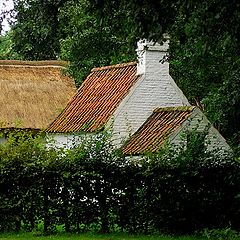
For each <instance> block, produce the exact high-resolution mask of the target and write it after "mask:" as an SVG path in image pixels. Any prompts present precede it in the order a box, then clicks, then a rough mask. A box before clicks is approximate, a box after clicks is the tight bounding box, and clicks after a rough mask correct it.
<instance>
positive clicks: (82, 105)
mask: <svg viewBox="0 0 240 240" xmlns="http://www.w3.org/2000/svg"><path fill="white" fill-rule="evenodd" d="M167 51H168V41H166V42H165V43H164V44H163V45H160V44H158V43H156V44H155V43H153V42H148V41H146V40H143V41H139V42H138V49H137V54H138V63H126V64H118V65H113V66H107V67H100V68H94V69H93V70H92V71H91V73H90V74H89V75H88V77H87V78H86V79H85V81H84V82H83V84H82V85H81V87H80V88H79V89H78V91H77V93H76V94H75V96H74V97H73V98H72V99H71V100H70V101H69V102H68V104H67V106H66V108H65V109H64V111H63V112H62V113H61V114H60V115H59V116H58V117H57V118H56V119H55V120H54V121H53V122H52V123H51V124H50V126H49V127H48V128H47V132H48V133H49V134H51V135H52V136H53V138H54V139H55V140H56V143H57V145H58V146H66V145H68V146H69V145H71V141H72V139H73V135H74V133H76V132H80V131H83V132H85V133H93V132H97V131H99V130H101V129H102V128H111V129H112V134H113V136H112V138H113V141H114V144H115V145H116V146H117V147H120V146H121V145H122V143H123V141H126V140H127V139H128V138H129V137H130V136H132V135H133V134H134V133H135V132H136V131H137V130H138V129H142V127H143V126H145V127H146V124H151V122H146V120H147V119H149V116H151V114H152V113H153V111H154V110H155V109H156V108H167V107H175V108H178V107H189V108H191V106H190V104H189V102H188V100H187V98H186V97H185V96H184V94H183V93H182V91H181V90H180V89H179V88H178V86H177V85H176V83H175V82H174V80H173V79H172V78H171V76H170V74H169V63H168V62H167V61H164V59H165V56H166V53H167ZM196 111H198V110H196ZM141 126H142V127H141ZM172 130H173V131H174V130H176V128H172ZM154 131H158V130H157V129H155V130H154ZM156 134H160V135H161V132H159V133H156ZM171 136H172V135H171ZM144 137H145V138H146V139H147V138H148V136H146V135H144ZM131 139H133V140H130V142H131V141H135V135H133V138H131ZM221 139H222V138H221ZM129 144H130V143H129ZM136 144H137V143H136ZM154 144H155V142H154ZM128 146H129V145H128ZM156 148H159V144H158V145H156ZM128 149H131V147H129V148H128V147H126V148H125V151H126V153H127V151H130V150H128ZM147 149H149V148H148V147H147ZM144 150H145V149H142V150H141V151H140V152H142V151H144ZM134 151H135V150H134Z"/></svg>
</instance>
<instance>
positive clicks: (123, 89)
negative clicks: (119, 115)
mask: <svg viewBox="0 0 240 240" xmlns="http://www.w3.org/2000/svg"><path fill="white" fill-rule="evenodd" d="M138 78H139V76H136V63H127V64H118V65H114V66H108V67H101V68H94V69H93V70H92V71H91V73H90V74H89V76H88V77H87V78H86V80H85V81H84V82H83V84H82V85H81V87H80V88H79V90H78V92H77V93H76V95H75V96H74V97H73V98H72V99H71V101H69V103H68V105H67V106H66V108H65V109H64V111H63V112H62V113H61V114H60V115H59V116H58V118H57V119H56V120H55V121H54V122H53V123H52V124H51V125H50V126H49V127H48V129H47V131H48V132H59V133H64V132H76V131H80V130H84V131H87V132H92V131H95V130H97V129H99V128H101V127H102V126H103V125H104V124H105V123H107V121H108V120H109V119H110V117H111V116H112V114H113V113H114V111H115V109H116V107H117V106H118V105H119V103H120V102H121V100H122V99H123V98H124V97H125V96H126V95H127V93H128V92H129V90H130V88H131V86H133V84H134V83H135V82H136V81H137V80H138Z"/></svg>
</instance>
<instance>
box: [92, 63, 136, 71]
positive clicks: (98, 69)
mask: <svg viewBox="0 0 240 240" xmlns="http://www.w3.org/2000/svg"><path fill="white" fill-rule="evenodd" d="M136 64H137V62H129V63H120V64H116V65H110V66H104V67H97V68H93V69H92V70H91V72H97V71H102V70H107V69H113V68H122V67H128V66H134V65H136Z"/></svg>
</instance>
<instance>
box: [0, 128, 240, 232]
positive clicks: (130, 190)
mask: <svg viewBox="0 0 240 240" xmlns="http://www.w3.org/2000/svg"><path fill="white" fill-rule="evenodd" d="M196 144H198V143H197V142H195V141H192V144H190V145H188V149H182V150H181V151H180V153H179V154H178V155H176V154H175V151H171V149H169V148H167V149H166V150H164V151H160V152H159V153H158V154H157V155H146V156H145V157H144V159H142V160H133V159H132V160H131V161H129V158H126V157H124V156H123V155H122V154H121V152H119V151H116V150H114V149H113V148H112V146H111V143H110V142H109V141H108V136H107V135H106V134H103V135H98V136H97V137H94V138H89V137H88V138H86V139H84V141H83V142H82V144H80V145H79V146H75V147H74V148H72V149H69V150H68V151H65V152H63V151H62V150H61V149H58V150H53V149H51V148H49V147H48V148H46V147H45V146H44V144H42V137H41V136H39V137H36V136H35V137H33V136H32V135H28V134H26V133H21V132H19V133H14V134H9V135H8V141H7V142H6V143H5V144H1V145H0V191H1V193H0V208H1V211H0V230H1V231H9V230H20V229H25V230H33V229H35V230H36V229H39V227H41V226H43V230H44V231H45V232H49V231H50V232H51V231H55V230H56V228H57V226H64V228H65V231H67V232H69V231H73V232H80V231H87V230H97V231H102V232H108V231H128V232H132V233H133V232H145V233H148V232H153V231H171V232H173V231H174V232H178V233H180V232H193V231H196V230H200V229H203V228H226V227H232V228H235V229H239V228H240V225H239V222H240V221H239V220H240V219H239V218H240V213H239V209H240V208H239V207H240V202H239V193H240V169H239V168H240V165H239V163H238V162H236V161H235V160H231V159H229V158H227V157H225V158H221V157H220V156H215V157H213V156H211V155H209V154H208V153H207V152H206V151H202V150H201V151H200V148H197V146H196ZM196 149H199V152H198V151H196ZM194 150H195V151H194Z"/></svg>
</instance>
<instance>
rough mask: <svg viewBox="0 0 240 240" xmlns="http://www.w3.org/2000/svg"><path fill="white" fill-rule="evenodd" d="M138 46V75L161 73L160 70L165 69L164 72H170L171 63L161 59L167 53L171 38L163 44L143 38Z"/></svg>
mask: <svg viewBox="0 0 240 240" xmlns="http://www.w3.org/2000/svg"><path fill="white" fill-rule="evenodd" d="M137 46H138V48H137V50H136V52H137V56H138V64H137V75H142V74H148V73H149V74H152V73H154V74H159V71H160V70H164V74H169V63H168V62H167V61H163V62H162V61H161V60H163V59H164V58H165V57H166V55H167V52H168V48H169V39H167V40H166V41H165V42H163V44H160V43H155V42H153V41H148V40H146V39H143V40H139V41H138V43H137Z"/></svg>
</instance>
